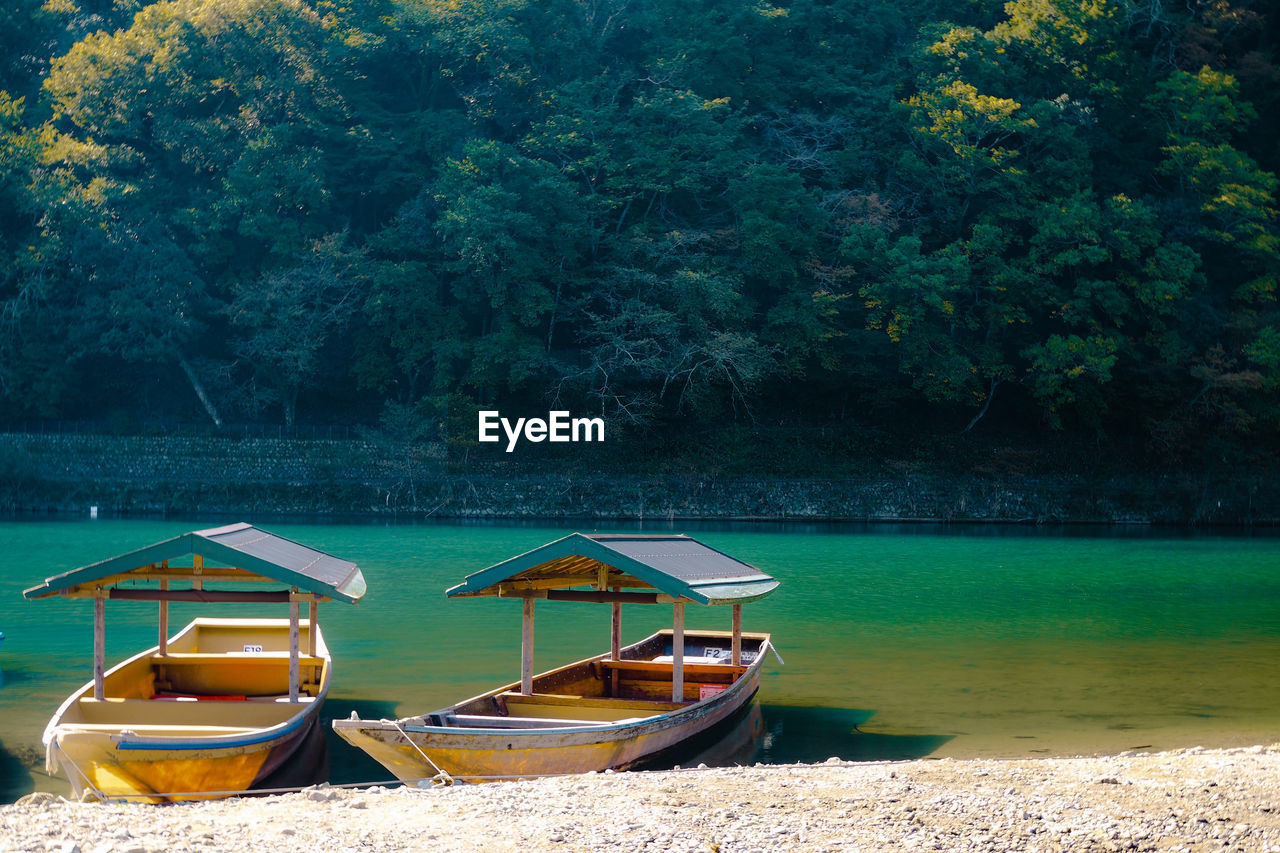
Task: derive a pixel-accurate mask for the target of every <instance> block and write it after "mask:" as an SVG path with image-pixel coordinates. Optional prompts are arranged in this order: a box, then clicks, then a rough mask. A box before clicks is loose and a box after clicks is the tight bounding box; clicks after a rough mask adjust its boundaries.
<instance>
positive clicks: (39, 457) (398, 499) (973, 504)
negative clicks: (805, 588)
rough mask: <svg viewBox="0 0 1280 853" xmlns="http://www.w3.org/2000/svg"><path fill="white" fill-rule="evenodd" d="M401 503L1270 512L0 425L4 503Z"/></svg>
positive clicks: (1258, 489)
mask: <svg viewBox="0 0 1280 853" xmlns="http://www.w3.org/2000/svg"><path fill="white" fill-rule="evenodd" d="M90 506H97V507H99V512H100V513H101V514H104V515H108V514H114V513H166V514H197V513H198V514H203V515H209V514H238V513H326V514H384V513H402V514H416V515H423V516H426V515H430V516H436V517H446V518H449V517H452V518H568V517H577V518H601V519H654V520H656V519H693V518H711V519H775V520H828V519H839V520H853V521H946V522H965V521H988V522H1023V523H1056V522H1104V523H1167V524H1273V523H1276V522H1277V521H1278V520H1280V483H1277V482H1276V481H1275V480H1274V479H1271V478H1268V477H1265V476H1252V477H1233V478H1212V477H1206V476H1192V475H1188V474H1176V475H1142V476H1139V475H1124V476H1115V477H1113V478H1110V479H1108V480H1106V481H1103V482H1098V481H1086V480H1084V479H1082V478H1074V477H1069V476H1023V475H1013V474H1010V475H1002V476H996V475H979V474H974V475H968V476H959V477H957V476H947V475H940V474H931V473H928V472H902V471H893V472H886V473H884V474H882V475H867V476H857V477H851V476H850V477H832V478H816V477H809V478H771V477H761V476H714V475H702V476H699V475H672V476H661V475H631V476H625V475H596V474H588V473H581V472H576V471H574V470H572V469H571V468H566V469H564V470H561V471H557V472H551V473H545V472H543V473H533V474H531V473H525V472H519V471H518V469H513V470H512V473H511V474H510V475H509V476H504V475H503V474H502V473H501V471H499V472H498V473H492V472H490V473H483V474H476V473H466V472H459V471H457V470H455V469H451V468H450V467H449V466H448V465H447V464H446V457H445V452H444V450H443V448H441V447H440V446H437V445H404V444H395V443H381V442H375V441H358V440H308V439H266V438H244V439H236V438H218V437H180V436H154V437H133V436H96V435H36V434H5V435H0V510H4V511H8V512H73V513H83V512H85V511H86V510H87V508H88V507H90Z"/></svg>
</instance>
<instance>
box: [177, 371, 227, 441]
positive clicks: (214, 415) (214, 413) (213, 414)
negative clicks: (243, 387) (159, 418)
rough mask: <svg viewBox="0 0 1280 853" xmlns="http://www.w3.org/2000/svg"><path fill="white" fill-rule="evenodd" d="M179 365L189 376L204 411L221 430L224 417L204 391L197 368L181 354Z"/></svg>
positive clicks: (188, 378)
mask: <svg viewBox="0 0 1280 853" xmlns="http://www.w3.org/2000/svg"><path fill="white" fill-rule="evenodd" d="M177 355H178V364H179V365H181V366H182V372H183V373H185V374H187V380H188V381H190V382H191V387H192V388H193V389H195V392H196V396H197V397H199V398H200V402H201V403H203V404H204V410H205V411H206V412H208V413H209V417H210V418H211V419H212V420H213V423H214V425H215V426H217V427H219V428H221V426H222V416H221V415H219V414H218V410H217V408H216V407H215V406H214V405H213V400H211V399H209V394H208V393H207V392H206V391H205V390H204V383H202V382H201V381H200V377H199V376H197V375H196V371H195V368H193V367H192V366H191V362H189V361H187V357H186V356H185V355H183V354H182V353H181V352H179V353H178V354H177Z"/></svg>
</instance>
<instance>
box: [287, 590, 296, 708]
mask: <svg viewBox="0 0 1280 853" xmlns="http://www.w3.org/2000/svg"><path fill="white" fill-rule="evenodd" d="M293 591H294V592H295V593H296V592H297V591H298V588H297V587H294V588H293ZM289 701H290V702H297V701H298V599H296V598H294V597H293V596H292V595H291V596H289Z"/></svg>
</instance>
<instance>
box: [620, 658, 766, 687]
mask: <svg viewBox="0 0 1280 853" xmlns="http://www.w3.org/2000/svg"><path fill="white" fill-rule="evenodd" d="M595 664H596V665H597V666H599V667H600V673H601V675H602V676H603V675H604V674H606V673H610V672H617V673H619V674H620V675H621V676H622V677H623V678H630V679H633V680H639V681H668V682H669V681H671V672H672V664H670V663H661V662H657V661H650V660H599V661H596V662H595ZM746 671H747V667H745V666H733V665H731V664H727V663H690V664H685V666H684V680H685V681H701V682H705V683H708V684H732V683H733V682H734V681H736V680H737V679H738V676H740V675H742V673H744V672H746Z"/></svg>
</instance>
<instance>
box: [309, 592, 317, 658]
mask: <svg viewBox="0 0 1280 853" xmlns="http://www.w3.org/2000/svg"><path fill="white" fill-rule="evenodd" d="M319 615H320V601H319V599H315V598H313V599H311V614H310V621H308V622H307V654H309V655H311V656H312V657H315V656H316V633H317V630H318V629H317V628H316V624H317V623H316V620H317V618H318V617H319Z"/></svg>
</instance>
